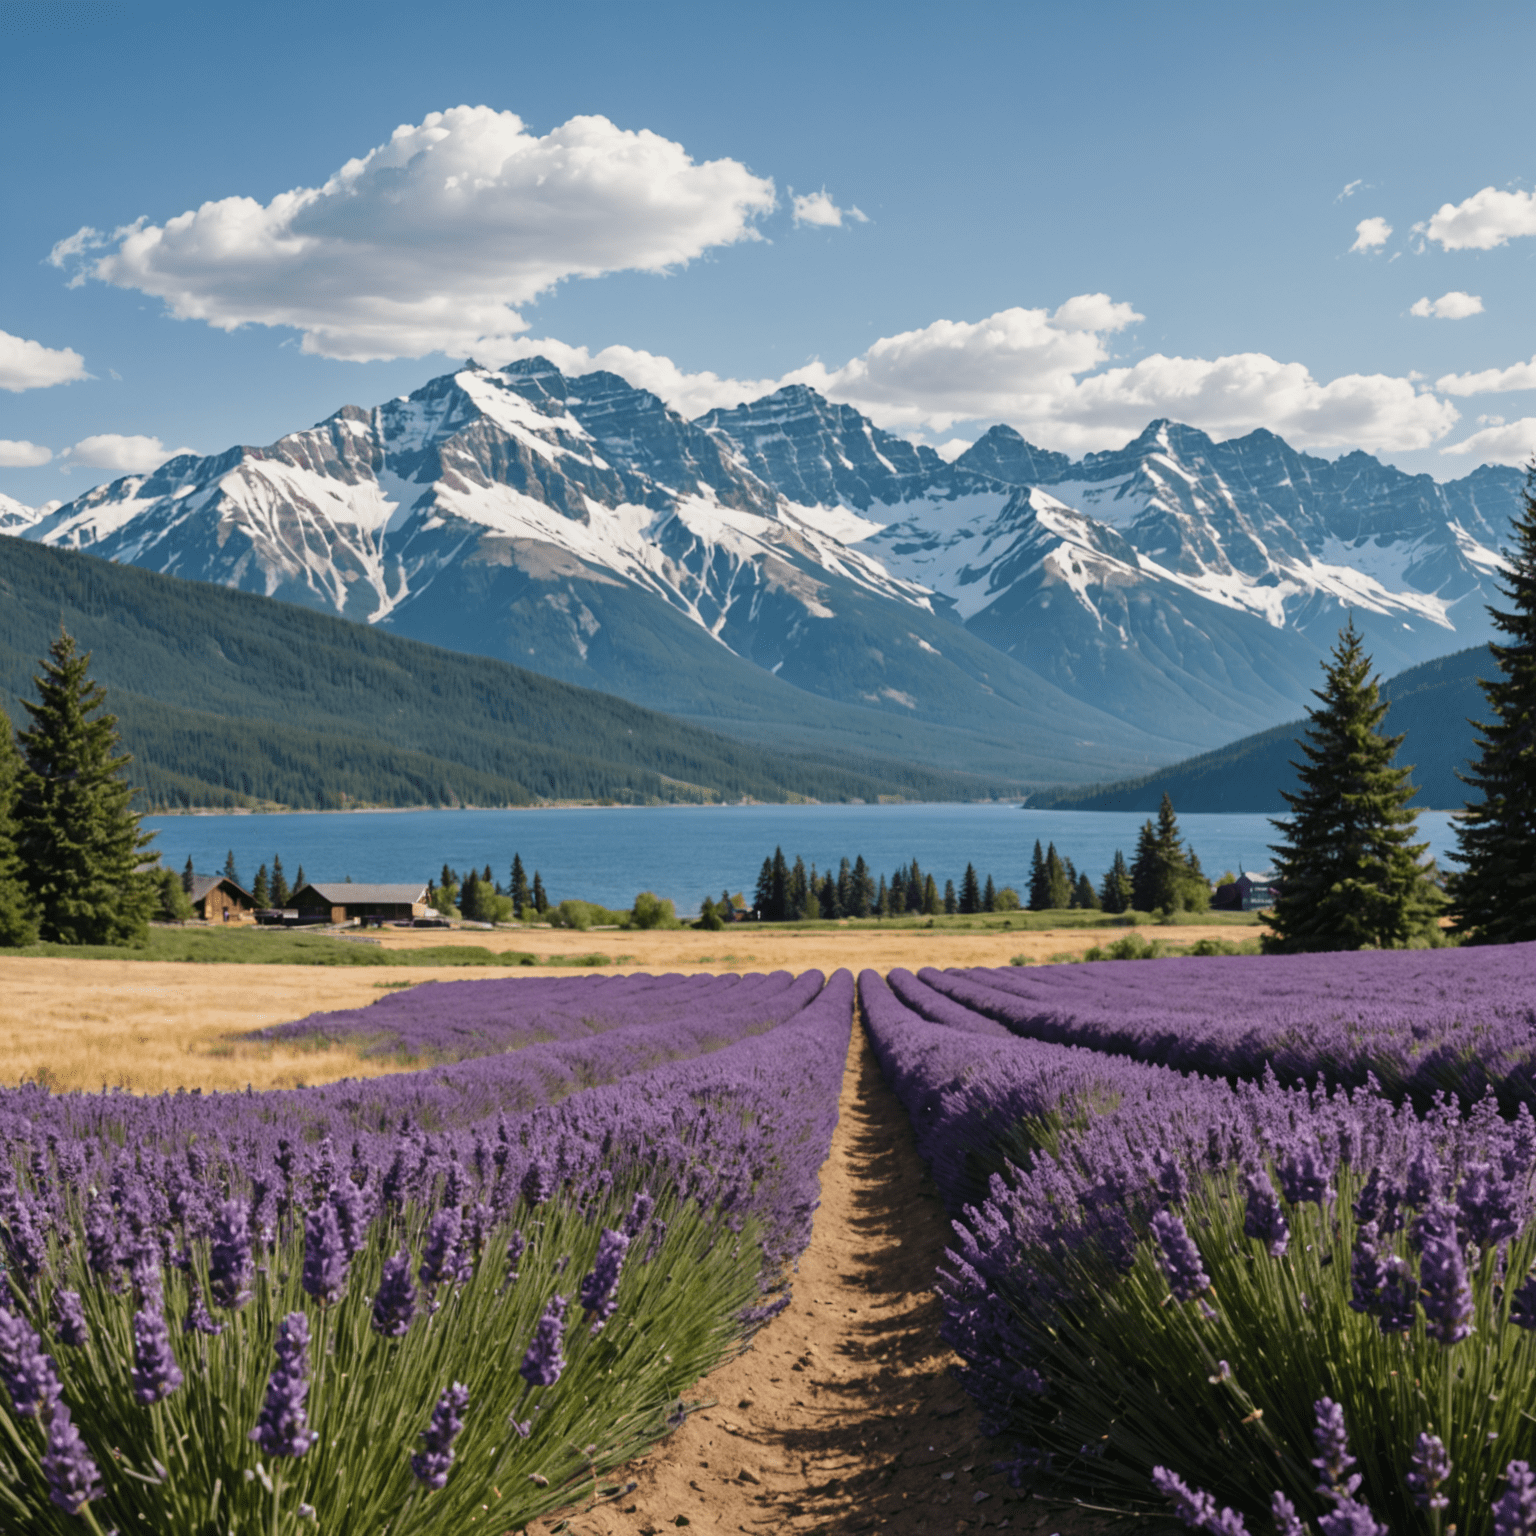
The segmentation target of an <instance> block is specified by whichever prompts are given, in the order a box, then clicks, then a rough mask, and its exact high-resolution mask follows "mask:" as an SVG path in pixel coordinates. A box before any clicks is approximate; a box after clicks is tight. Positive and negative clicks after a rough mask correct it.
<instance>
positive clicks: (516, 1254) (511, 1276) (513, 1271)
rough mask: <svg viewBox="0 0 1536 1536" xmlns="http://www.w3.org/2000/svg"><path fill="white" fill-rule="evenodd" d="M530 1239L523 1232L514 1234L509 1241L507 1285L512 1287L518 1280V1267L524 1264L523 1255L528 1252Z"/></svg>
mask: <svg viewBox="0 0 1536 1536" xmlns="http://www.w3.org/2000/svg"><path fill="white" fill-rule="evenodd" d="M527 1247H528V1239H527V1238H526V1237H524V1236H523V1234H522V1233H521V1232H513V1234H512V1236H511V1237H509V1238H508V1239H507V1284H508V1285H511V1284H512V1283H513V1282H514V1281H515V1280H516V1279H517V1266H518V1265H519V1264H521V1263H522V1262H523V1254H524V1252H525V1251H526V1250H527Z"/></svg>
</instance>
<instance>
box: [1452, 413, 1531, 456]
mask: <svg viewBox="0 0 1536 1536" xmlns="http://www.w3.org/2000/svg"><path fill="white" fill-rule="evenodd" d="M1440 452H1441V453H1456V454H1474V455H1476V457H1477V458H1479V459H1481V460H1482V461H1483V462H1484V463H1488V462H1490V461H1491V462H1493V463H1496V464H1525V463H1528V462H1529V461H1530V459H1531V457H1532V455H1536V416H1525V417H1522V418H1521V420H1519V421H1509V422H1501V423H1500V424H1499V425H1498V426H1493V427H1485V428H1484V429H1483V430H1482V431H1481V432H1474V433H1473V434H1472V435H1471V437H1467V438H1463V439H1462V440H1461V441H1460V442H1459V443H1452V444H1451V445H1450V446H1449V447H1448V448H1442V449H1441V450H1440Z"/></svg>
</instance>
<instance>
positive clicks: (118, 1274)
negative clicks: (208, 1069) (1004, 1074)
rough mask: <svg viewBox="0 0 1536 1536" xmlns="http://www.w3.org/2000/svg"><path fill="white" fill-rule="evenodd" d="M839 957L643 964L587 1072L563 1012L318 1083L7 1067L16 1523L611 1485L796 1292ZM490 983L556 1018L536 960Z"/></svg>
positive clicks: (207, 1515) (194, 1524)
mask: <svg viewBox="0 0 1536 1536" xmlns="http://www.w3.org/2000/svg"><path fill="white" fill-rule="evenodd" d="M823 982H824V978H823V977H821V976H820V974H818V973H812V974H811V975H809V976H807V977H802V978H798V979H791V978H789V977H787V976H782V977H771V978H768V977H762V978H758V977H746V978H740V979H739V980H738V979H736V978H724V979H721V978H708V977H705V978H699V979H698V980H697V982H696V983H695V984H693V985H692V986H689V985H685V984H682V983H681V982H680V981H679V980H678V979H675V978H661V979H654V981H653V984H651V985H649V986H647V985H644V984H637V985H634V986H632V987H630V988H628V989H627V990H625V989H618V988H614V989H611V990H612V991H614V992H616V993H619V994H620V996H621V998H622V999H624V1001H623V1003H622V1008H620V1007H617V1006H616V1007H614V1008H613V1009H610V1011H609V1015H608V1018H609V1022H608V1026H607V1028H606V1031H605V1032H604V1034H603V1035H602V1043H603V1047H604V1051H603V1056H602V1058H601V1061H598V1060H596V1059H590V1060H591V1062H592V1064H591V1068H590V1070H592V1071H594V1072H596V1071H601V1073H602V1074H603V1076H602V1081H600V1082H599V1083H598V1084H597V1085H596V1086H591V1087H586V1088H582V1087H581V1086H580V1083H579V1081H577V1080H576V1069H575V1068H573V1066H572V1062H571V1060H570V1058H568V1057H562V1056H560V1055H559V1052H560V1051H561V1050H562V1049H568V1048H569V1047H571V1046H575V1045H581V1044H582V1043H583V1042H579V1041H577V1042H568V1043H567V1045H566V1046H562V1045H561V1044H560V1042H550V1041H546V1042H545V1043H543V1044H532V1045H528V1046H526V1047H525V1048H524V1049H523V1050H521V1051H514V1052H512V1053H510V1054H506V1053H503V1054H500V1055H494V1056H489V1057H485V1058H482V1059H480V1060H478V1061H470V1060H464V1061H460V1062H458V1063H456V1064H454V1065H452V1066H449V1067H446V1068H436V1069H432V1070H431V1071H429V1072H426V1073H419V1074H408V1075H402V1076H398V1077H392V1078H385V1079H380V1080H375V1081H371V1082H367V1083H351V1084H337V1085H332V1086H331V1087H330V1088H325V1089H312V1090H297V1091H293V1092H289V1093H275V1094H265V1095H253V1094H238V1095H200V1094H178V1095H170V1096H165V1097H162V1098H160V1099H155V1100H149V1101H144V1100H135V1099H133V1098H131V1097H130V1096H127V1095H121V1094H113V1095H102V1096H94V1095H93V1096H80V1095H65V1096H59V1097H51V1096H49V1095H47V1094H45V1093H42V1092H41V1091H39V1090H35V1089H31V1090H18V1091H13V1092H9V1093H5V1094H3V1095H0V1135H3V1136H4V1137H5V1140H6V1149H7V1152H8V1155H7V1156H4V1157H0V1239H3V1242H4V1251H5V1258H6V1264H7V1276H6V1278H7V1282H8V1288H9V1291H10V1296H9V1304H8V1305H6V1306H4V1307H0V1381H3V1384H4V1386H5V1388H6V1395H7V1399H8V1411H7V1410H4V1409H0V1420H3V1421H4V1433H3V1434H0V1526H7V1525H11V1524H14V1525H16V1526H18V1527H19V1528H24V1529H27V1530H29V1531H69V1530H79V1529H89V1530H102V1531H104V1530H107V1529H110V1528H113V1527H115V1528H117V1529H120V1530H129V1529H152V1530H165V1531H169V1530H174V1531H177V1532H178V1533H180V1532H188V1533H202V1532H207V1533H210V1536H211V1533H213V1532H215V1531H217V1532H220V1533H229V1532H232V1533H237V1536H238V1533H245V1532H255V1531H258V1530H259V1531H262V1532H270V1531H279V1530H295V1531H297V1530H303V1529H309V1528H310V1525H309V1522H311V1521H318V1522H319V1525H320V1527H321V1528H325V1529H335V1530H348V1531H359V1532H365V1531H382V1530H384V1529H386V1528H387V1529H388V1530H389V1531H390V1532H392V1533H407V1532H418V1531H428V1530H430V1531H439V1530H449V1529H459V1528H460V1527H461V1526H467V1525H469V1524H471V1523H473V1522H475V1521H477V1520H480V1519H486V1520H493V1521H494V1522H500V1523H496V1524H494V1525H493V1526H491V1527H490V1528H493V1529H496V1530H505V1529H511V1528H518V1527H520V1526H522V1525H523V1524H524V1523H526V1521H527V1520H528V1519H530V1518H532V1517H533V1516H534V1515H536V1514H537V1513H539V1512H540V1511H542V1510H544V1509H548V1508H550V1507H552V1506H554V1505H556V1504H559V1503H561V1502H566V1501H568V1500H569V1499H571V1498H572V1497H573V1496H574V1493H575V1491H576V1489H577V1488H578V1487H585V1488H586V1489H587V1490H588V1491H593V1490H597V1489H600V1487H601V1484H600V1482H599V1479H600V1477H601V1474H602V1472H603V1471H604V1470H605V1469H607V1468H609V1467H612V1466H614V1465H617V1464H618V1463H619V1462H621V1461H623V1460H625V1459H627V1458H628V1457H630V1456H632V1455H633V1454H634V1453H635V1452H636V1451H637V1450H638V1449H639V1448H641V1447H642V1446H643V1445H645V1444H646V1443H648V1442H649V1441H650V1440H652V1439H654V1438H655V1437H656V1436H657V1435H658V1434H661V1433H664V1432H665V1430H666V1428H667V1425H668V1422H669V1418H670V1419H671V1420H672V1421H674V1422H675V1419H676V1416H677V1415H678V1414H680V1413H683V1412H686V1408H685V1407H684V1406H683V1405H682V1404H681V1402H680V1396H679V1395H680V1393H682V1392H683V1391H684V1390H685V1389H686V1388H687V1386H688V1385H689V1384H691V1382H693V1381H694V1380H696V1379H697V1378H698V1377H699V1376H700V1375H702V1374H704V1373H705V1372H706V1371H707V1370H708V1369H710V1368H711V1367H712V1366H713V1365H714V1364H716V1363H717V1362H718V1361H719V1360H720V1359H721V1358H723V1357H724V1356H725V1355H727V1354H729V1353H730V1352H731V1351H732V1350H733V1349H736V1348H739V1347H740V1346H741V1344H742V1343H743V1341H744V1340H745V1339H746V1338H747V1337H749V1336H750V1334H751V1332H752V1330H753V1329H755V1328H756V1327H757V1326H759V1325H760V1324H761V1323H762V1322H763V1321H764V1320H765V1319H766V1318H767V1317H769V1316H771V1315H773V1313H774V1312H775V1311H777V1310H778V1309H779V1308H780V1307H782V1306H783V1305H784V1304H785V1302H786V1299H787V1294H788V1293H787V1277H788V1266H789V1265H790V1264H791V1262H792V1261H793V1259H794V1257H795V1256H796V1255H797V1254H798V1253H799V1251H800V1250H801V1248H803V1246H804V1244H805V1242H806V1240H807V1239H808V1237H809V1232H810V1223H811V1217H812V1213H813V1211H814V1209H815V1205H816V1199H817V1170H818V1169H819V1167H820V1164H821V1162H822V1161H823V1160H824V1158H825V1156H826V1152H827V1148H828V1145H829V1143H830V1139H831V1134H832V1129H833V1126H834V1124H835V1121H836V1115H837V1096H838V1089H839V1085H840V1081H841V1075H842V1066H843V1060H844V1057H845V1054H846V1050H847V1043H848V1031H849V1025H850V1020H851V1016H852V1002H853V983H852V978H851V977H850V976H849V975H848V973H847V972H839V973H838V974H837V975H836V976H834V977H833V978H832V980H831V981H830V983H827V984H825V985H823ZM467 985H468V986H469V987H470V988H473V989H474V992H473V996H472V997H470V998H468V999H466V1007H467V1008H468V1009H469V1010H470V1011H471V1012H478V1016H479V1017H482V1018H483V1019H485V1020H493V1019H494V1018H495V1017H497V1016H499V1017H500V1019H501V1022H502V1025H503V1026H504V1029H503V1035H504V1037H505V1038H506V1039H515V1038H528V1037H529V1035H530V1034H537V1033H540V1032H541V1031H540V1030H538V1029H532V1030H530V1029H529V1028H528V1027H527V1026H526V1025H525V1024H523V1023H520V1022H519V1013H520V1008H519V992H520V989H521V988H522V987H523V986H524V985H525V984H524V983H522V982H520V981H512V982H506V983H489V984H488V983H479V982H477V983H469V984H467ZM497 987H500V988H501V989H502V990H501V993H500V1001H499V1003H498V1001H497V994H496V993H495V992H494V991H488V990H487V989H488V988H497ZM424 990H425V989H424ZM573 990H574V991H575V992H577V993H578V994H579V995H580V996H582V997H586V998H590V995H591V993H592V992H593V991H594V990H595V989H593V988H592V987H590V985H588V984H585V983H579V982H578V983H576V985H575V987H574V988H573ZM431 993H432V994H433V1001H432V1006H433V1007H434V1008H436V1009H438V1010H440V1013H441V1014H442V1015H443V1016H446V1015H447V1014H448V1013H451V1011H452V1009H453V1008H454V994H455V988H454V987H452V986H447V985H445V986H441V987H435V988H432V989H431ZM753 999H755V1002H754V1001H753ZM608 1001H612V999H608ZM561 1002H562V1000H561V999H560V998H559V996H558V995H557V994H554V993H551V992H550V989H549V987H548V984H545V985H544V986H543V987H541V988H540V989H539V991H538V993H536V994H532V993H531V994H530V1004H531V1006H532V1008H533V1009H534V1010H535V1011H536V1010H538V1009H543V1008H548V1009H551V1010H554V1011H559V1009H560V1006H561ZM690 1004H691V1006H690ZM418 1006H419V1005H418ZM498 1009H499V1015H498ZM566 1011H567V1013H570V1010H569V1009H567V1010H566ZM570 1016H571V1017H580V1016H581V1015H580V1014H579V1012H578V1013H570ZM545 1033H547V1031H545ZM637 1042H638V1043H637ZM552 1052H553V1053H554V1054H550V1053H552ZM539 1053H544V1054H543V1055H540V1054H539ZM658 1061H661V1062H662V1063H663V1064H662V1065H659V1066H658V1065H657V1064H656V1063H657V1062H658ZM519 1062H524V1063H527V1062H533V1063H535V1067H534V1070H533V1075H532V1077H531V1078H530V1076H529V1075H528V1072H526V1071H525V1072H521V1073H519V1072H511V1071H510V1070H509V1069H510V1068H511V1067H513V1066H515V1065H516V1064H517V1063H519ZM583 1070H586V1069H583ZM416 1078H420V1079H427V1080H428V1081H422V1082H413V1079H416ZM530 1083H534V1084H536V1085H537V1086H538V1093H537V1095H536V1096H535V1098H534V1103H533V1106H532V1107H531V1108H530V1107H529V1106H528V1104H527V1096H528V1094H529V1093H530V1092H532V1091H533V1090H532V1089H531V1088H530V1086H529V1085H530ZM573 1088H574V1089H575V1090H576V1091H571V1090H572V1089H573ZM552 1100H557V1101H555V1102H552ZM386 1122H387V1124H388V1129H379V1128H376V1127H379V1126H382V1125H383V1124H384V1123H386ZM7 1517H9V1518H7Z"/></svg>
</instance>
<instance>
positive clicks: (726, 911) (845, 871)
mask: <svg viewBox="0 0 1536 1536" xmlns="http://www.w3.org/2000/svg"><path fill="white" fill-rule="evenodd" d="M704 900H705V906H706V907H707V908H708V909H710V910H713V911H715V912H716V913H717V914H718V915H719V916H721V917H722V918H724V919H725V920H726V921H729V920H730V914H731V913H732V911H733V905H732V901H731V897H730V896H729V895H728V894H724V893H722V895H721V898H720V905H719V906H718V907H716V906H715V904H714V902H713V901H712V899H711V898H709V897H705V898H704ZM753 907H754V909H755V910H756V913H757V916H758V918H759V919H761V920H762V921H764V922H770V923H786V922H796V921H801V922H804V921H814V920H815V919H817V918H842V917H901V916H904V915H906V914H907V913H919V914H921V913H926V914H928V915H929V916H937V915H938V914H939V913H949V914H954V913H957V912H963V913H972V912H1017V911H1018V910H1019V907H1020V901H1019V893H1018V892H1017V891H1015V890H1013V889H1012V888H1011V887H1009V886H1002V887H1001V888H1000V887H999V886H998V885H997V883H996V882H995V881H994V880H993V878H992V876H991V875H988V876H987V878H986V882H985V884H983V883H982V882H981V880H980V879H979V877H978V876H977V873H976V867H975V865H973V864H967V865H966V866H965V874H964V876H963V877H962V879H961V881H960V888H959V889H958V890H956V888H955V882H954V881H953V880H946V881H945V882H944V890H943V893H942V895H941V894H940V892H939V886H938V881H937V880H936V879H935V877H934V876H933V874H932V873H930V872H927V871H925V870H924V869H923V868H922V867H921V866H920V865H919V863H918V861H917V860H916V859H913V860H912V862H911V863H910V864H903V865H901V866H900V867H899V868H898V869H897V870H896V871H895V873H894V874H892V875H891V877H890V878H889V879H887V878H886V877H885V876H884V875H883V874H882V875H880V876H878V877H877V876H876V875H875V874H874V873H873V871H872V870H871V869H870V866H869V863H868V861H867V860H866V859H865V857H864V855H863V854H859V855H858V857H857V858H855V859H853V860H852V861H850V860H848V859H847V858H844V859H843V860H842V861H841V862H840V863H839V865H838V867H837V871H836V873H835V874H834V873H833V871H832V870H831V869H830V868H829V869H827V870H826V871H824V872H822V873H818V872H817V869H816V866H815V864H814V863H813V864H812V865H811V866H810V868H809V870H807V868H806V864H805V860H804V858H803V857H801V856H800V855H798V854H797V855H796V857H795V861H794V863H793V864H791V863H790V862H789V861H788V860H787V859H786V858H785V857H784V850H783V848H782V847H779V848H775V849H774V851H773V853H772V854H771V855H769V856H768V857H767V858H765V859H764V860H763V867H762V869H761V871H760V872H759V873H758V877H757V887H756V890H755V891H754V893H753Z"/></svg>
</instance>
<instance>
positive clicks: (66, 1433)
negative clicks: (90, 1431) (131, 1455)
mask: <svg viewBox="0 0 1536 1536" xmlns="http://www.w3.org/2000/svg"><path fill="white" fill-rule="evenodd" d="M43 1476H44V1477H45V1478H46V1479H47V1480H48V1497H49V1499H50V1500H51V1501H52V1502H53V1503H54V1504H55V1505H57V1506H58V1508H60V1509H62V1510H63V1511H64V1513H65V1514H66V1515H78V1514H79V1513H80V1510H81V1508H82V1507H83V1506H84V1505H85V1504H87V1503H88V1502H89V1501H90V1500H91V1499H99V1498H100V1497H101V1495H102V1492H103V1490H102V1486H101V1471H100V1469H99V1468H98V1467H97V1465H96V1463H95V1461H93V1460H92V1458H91V1453H90V1451H88V1450H87V1449H86V1445H85V1441H84V1440H82V1439H81V1438H80V1431H79V1430H78V1429H76V1428H75V1426H74V1424H73V1423H72V1422H71V1421H70V1417H69V1409H68V1408H66V1407H65V1406H64V1404H63V1403H62V1402H56V1403H54V1405H53V1417H52V1419H51V1420H50V1422H49V1425H48V1447H47V1449H46V1450H45V1451H44V1452H43Z"/></svg>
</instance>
